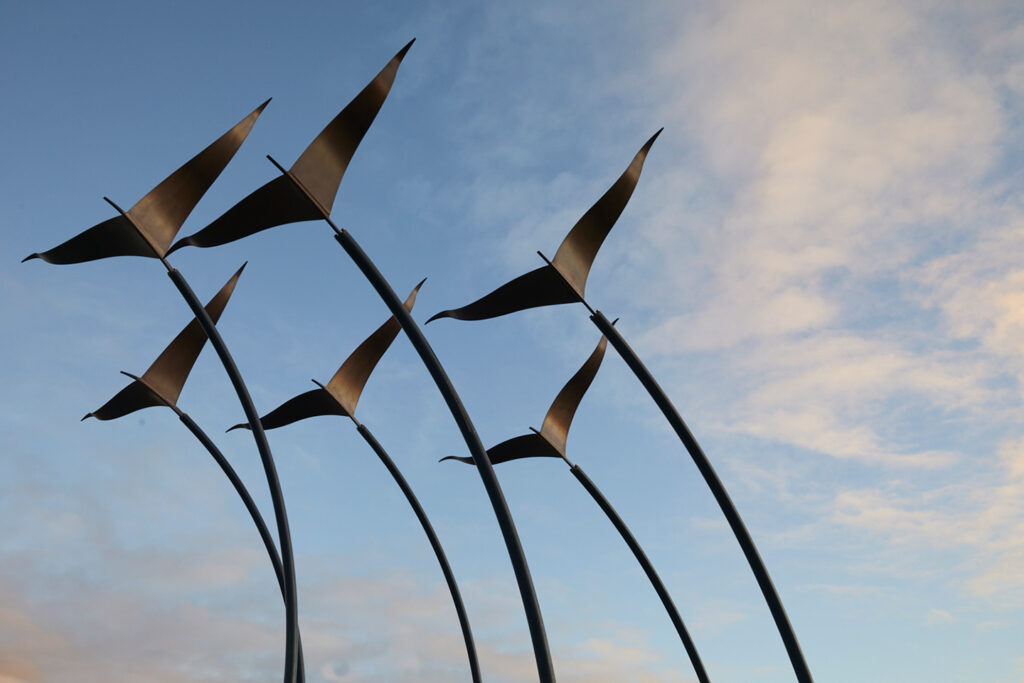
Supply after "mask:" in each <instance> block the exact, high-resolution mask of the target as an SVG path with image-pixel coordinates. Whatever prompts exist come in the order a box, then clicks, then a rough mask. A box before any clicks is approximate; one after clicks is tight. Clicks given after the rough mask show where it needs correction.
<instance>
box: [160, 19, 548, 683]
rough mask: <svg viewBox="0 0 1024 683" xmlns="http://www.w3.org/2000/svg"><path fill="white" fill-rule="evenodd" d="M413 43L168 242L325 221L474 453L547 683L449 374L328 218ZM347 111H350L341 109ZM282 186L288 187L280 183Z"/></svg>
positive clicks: (493, 484)
mask: <svg viewBox="0 0 1024 683" xmlns="http://www.w3.org/2000/svg"><path fill="white" fill-rule="evenodd" d="M414 40H415V39H414ZM414 40H413V41H409V43H408V44H406V46H405V47H403V48H402V49H401V50H400V51H399V52H398V53H397V54H396V55H395V56H394V57H393V58H392V59H391V61H389V62H388V64H387V65H386V66H385V67H384V68H383V69H382V70H381V71H380V73H378V74H377V76H376V77H375V78H374V79H373V80H372V81H370V83H369V85H367V86H366V87H365V88H364V89H363V90H362V91H361V92H360V93H359V95H357V96H356V98H355V99H354V100H353V101H352V102H351V103H350V104H349V105H348V106H346V107H345V109H343V110H342V112H341V113H340V114H339V115H338V116H337V117H335V118H334V120H332V121H331V123H330V124H328V126H327V128H325V129H324V131H323V132H321V133H320V135H318V136H317V137H316V139H314V140H313V142H312V143H311V144H310V146H309V147H307V148H306V150H305V151H304V152H303V153H302V155H301V156H300V157H299V160H298V161H296V163H295V164H294V165H293V166H292V167H291V168H290V169H288V170H285V169H284V167H283V166H281V165H280V164H278V163H277V161H275V160H274V159H273V158H272V157H271V156H269V155H268V156H267V158H268V159H269V160H270V162H271V163H273V164H274V165H275V166H276V167H277V169H278V170H279V171H280V172H281V176H280V177H278V178H276V179H275V180H272V181H270V182H269V183H267V184H266V185H264V186H262V187H261V188H260V189H258V190H256V191H255V192H253V193H252V194H250V195H249V196H248V197H246V198H245V199H243V200H242V201H241V202H239V203H238V204H236V205H235V207H233V208H231V209H229V210H228V211H227V213H225V214H224V215H223V216H221V217H220V218H218V219H217V220H215V221H214V222H213V223H211V224H210V225H208V226H206V227H205V228H203V229H202V230H200V231H199V232H197V233H195V234H194V235H191V236H189V237H185V238H183V239H181V240H179V242H177V243H176V244H174V245H173V246H172V247H171V249H170V251H174V250H176V249H178V248H180V247H182V246H186V245H191V246H200V247H206V246H216V245H220V244H226V243H228V242H231V241H234V240H237V239H241V238H242V237H246V236H248V235H251V234H253V233H256V232H259V231H261V230H265V229H267V228H270V227H274V226H278V225H285V224H287V223H295V222H300V221H307V220H312V219H314V218H318V217H319V218H322V219H323V220H324V221H326V222H327V224H328V225H329V226H330V227H331V228H332V229H333V230H334V233H335V235H334V237H335V239H336V240H337V241H338V243H339V244H340V245H341V246H342V248H343V249H344V250H345V252H346V253H347V254H348V255H349V256H350V257H351V258H352V260H353V261H354V262H355V263H356V266H357V267H358V268H359V270H360V271H361V272H362V273H363V275H364V276H365V277H366V279H367V280H368V281H369V282H370V284H371V285H372V286H373V288H374V289H375V290H376V291H377V294H378V295H379V296H380V297H381V299H382V300H383V301H384V303H385V305H386V306H387V307H388V309H389V310H390V311H391V314H392V315H393V316H394V317H395V319H397V320H398V323H399V325H400V326H401V328H402V330H403V331H404V332H405V333H406V336H408V337H409V341H410V342H411V343H412V345H413V348H415V349H416V352H417V353H418V354H419V356H420V359H421V360H422V361H423V364H424V366H426V368H427V371H428V372H429V373H430V375H431V377H432V378H433V379H434V383H435V384H436V385H437V387H438V390H439V391H440V392H441V395H442V397H443V398H444V400H445V403H446V404H447V405H448V409H449V411H450V412H451V414H452V417H453V418H454V420H455V423H456V424H457V425H458V427H459V431H460V432H461V433H462V436H463V439H464V440H465V441H466V446H467V448H468V449H469V451H470V453H472V455H473V457H474V460H475V462H476V465H477V470H478V472H479V474H480V478H481V481H482V482H483V485H484V489H485V490H486V491H487V495H488V498H489V499H490V501H491V506H492V508H493V509H494V514H495V517H496V518H497V520H498V526H499V527H500V529H501V532H502V537H503V539H504V541H505V547H506V548H507V550H508V554H509V559H510V561H511V563H512V569H513V571H514V573H515V576H516V582H517V584H518V586H519V593H520V596H521V598H522V601H523V609H524V611H525V613H526V621H527V624H528V626H529V629H530V639H531V642H532V645H533V651H534V658H535V659H536V662H537V671H538V675H539V677H540V680H541V682H542V683H550V682H553V681H554V680H555V674H554V667H553V665H552V663H551V653H550V649H549V648H548V642H547V635H546V634H545V632H544V620H543V618H542V617H541V612H540V604H539V603H538V601H537V593H536V590H535V589H534V587H533V579H532V577H531V576H530V569H529V566H528V565H527V562H526V555H525V554H524V553H523V549H522V546H521V545H520V543H519V535H518V533H517V532H516V528H515V523H514V522H513V521H512V515H511V513H510V512H509V509H508V505H507V504H506V502H505V497H504V494H503V493H502V491H501V485H500V484H499V483H498V479H497V477H496V476H495V474H494V470H493V468H492V467H491V463H490V461H489V460H488V459H487V453H486V451H485V450H484V447H483V444H482V443H481V441H480V437H479V436H478V435H477V433H476V428H475V427H474V426H473V423H472V421H471V420H470V417H469V414H468V413H467V412H466V409H465V407H464V406H463V405H462V401H461V399H460V398H459V396H458V394H457V393H456V391H455V387H454V386H452V383H451V381H450V380H449V379H448V375H447V373H446V372H445V370H444V367H443V366H442V365H441V363H440V361H439V360H438V359H437V356H436V354H434V351H433V349H432V348H431V346H430V344H429V343H428V342H427V340H426V337H424V336H423V332H422V330H420V328H419V326H418V325H417V324H416V322H415V321H414V320H413V319H412V316H410V315H409V312H408V311H407V310H406V309H405V306H404V305H403V303H402V300H401V299H400V298H399V297H398V295H396V294H395V292H394V289H392V287H391V285H390V284H389V283H388V281H387V280H386V279H385V278H384V276H383V275H381V273H380V271H379V270H378V269H377V266H376V265H375V264H374V263H373V261H372V260H371V259H370V257H369V256H368V255H367V254H366V252H364V251H363V250H362V248H361V247H360V246H359V244H358V242H356V240H355V238H354V237H352V235H351V234H350V233H349V232H348V231H347V230H341V229H339V228H338V226H337V225H335V224H334V222H333V221H332V220H331V216H330V211H331V208H332V206H333V202H334V197H335V195H336V194H337V190H338V185H339V184H340V182H341V178H342V176H343V174H344V171H345V168H347V166H348V162H349V160H351V158H352V155H353V154H354V153H355V149H356V147H357V146H358V144H359V142H360V141H361V140H362V138H363V136H364V135H365V133H366V131H367V129H368V128H369V126H370V124H371V123H372V122H373V119H374V118H375V117H376V114H377V111H378V110H379V109H380V107H381V106H382V105H383V102H384V100H385V99H386V97H387V94H388V92H390V88H391V85H392V83H393V82H394V78H395V74H396V72H397V70H398V67H399V65H400V64H401V61H402V59H403V58H404V57H405V54H406V52H407V51H408V50H409V48H410V47H411V46H412V43H413V42H414ZM346 112H351V113H350V114H347V113H346ZM289 184H290V189H289V187H286V186H288V185H289ZM250 424H252V420H250Z"/></svg>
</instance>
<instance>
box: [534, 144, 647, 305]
mask: <svg viewBox="0 0 1024 683" xmlns="http://www.w3.org/2000/svg"><path fill="white" fill-rule="evenodd" d="M662 130H664V129H662ZM659 135H661V130H659V131H658V132H657V133H655V134H654V135H652V136H651V138H650V139H649V140H648V141H647V142H646V143H644V146H643V147H641V148H640V151H639V152H637V153H636V156H634V157H633V161H632V162H630V164H629V167H627V168H626V170H625V171H624V172H623V173H622V175H621V176H619V179H618V180H616V181H615V183H613V184H612V186H611V187H610V188H608V191H607V192H605V193H604V194H603V195H602V196H601V198H600V199H598V200H597V202H596V203H595V204H594V205H593V206H592V207H590V209H589V210H588V211H587V212H586V213H585V214H583V217H582V218H580V219H579V221H577V222H576V225H574V226H573V227H572V230H570V231H569V234H568V235H566V237H565V239H564V240H562V244H561V245H560V246H559V247H558V251H557V252H555V258H553V259H552V260H551V263H552V264H553V265H554V266H555V268H558V271H559V272H560V273H562V275H564V276H565V279H566V280H568V281H569V284H570V285H572V287H573V289H575V290H576V293H577V294H579V295H580V298H581V299H582V298H583V295H584V290H585V288H586V286H587V276H588V275H589V274H590V267H591V266H592V265H594V258H595V257H596V256H597V250H598V249H600V248H601V244H602V243H603V242H604V239H605V237H607V236H608V233H609V232H610V231H611V229H612V227H613V226H614V225H615V221H617V220H618V219H619V216H620V215H621V214H622V211H623V209H625V208H626V203H627V202H629V198H630V197H632V196H633V190H634V189H636V184H637V181H639V180H640V171H642V170H643V167H644V160H645V159H646V158H647V153H648V152H649V151H650V150H651V145H653V144H654V141H655V140H657V139H658V136H659Z"/></svg>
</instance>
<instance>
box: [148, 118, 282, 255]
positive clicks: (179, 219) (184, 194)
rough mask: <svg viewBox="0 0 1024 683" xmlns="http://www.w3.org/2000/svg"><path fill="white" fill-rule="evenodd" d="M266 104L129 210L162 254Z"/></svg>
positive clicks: (239, 145) (243, 139)
mask: <svg viewBox="0 0 1024 683" xmlns="http://www.w3.org/2000/svg"><path fill="white" fill-rule="evenodd" d="M269 103H270V100H267V101H266V102H264V103H263V104H261V105H260V106H258V107H256V109H254V110H253V111H252V112H251V113H250V114H249V115H248V116H246V117H245V118H244V119H242V120H241V121H239V122H238V123H236V124H235V125H234V127H232V128H231V130H229V131H228V132H226V133H224V135H221V136H220V137H219V138H217V139H216V140H215V141H214V142H212V143H211V144H210V145H209V146H208V147H207V148H206V149H204V150H203V151H202V152H200V153H199V154H197V155H195V156H194V157H192V158H191V159H189V160H188V162H187V163H186V164H185V165H184V166H182V167H181V168H179V169H178V170H177V171H175V172H174V173H172V174H171V175H169V176H168V177H167V178H166V179H165V180H164V181H163V182H161V183H160V184H159V185H157V186H156V187H155V188H153V190H151V191H150V193H149V194H147V195H146V196H145V197H143V198H142V199H140V200H139V201H138V202H137V203H136V204H135V206H133V207H132V208H130V209H128V215H129V216H130V217H131V219H132V220H133V221H134V222H135V224H136V225H138V226H139V227H140V228H141V229H142V230H144V231H145V232H146V234H148V235H149V238H150V240H151V241H152V242H153V243H154V244H155V245H156V246H157V248H158V249H159V250H160V253H161V255H164V254H166V253H167V248H168V247H169V246H171V242H173V241H174V237H175V235H177V234H178V231H179V230H181V226H182V225H183V224H184V223H185V219H186V218H188V215H189V214H190V213H192V209H194V208H195V207H196V204H198V203H199V200H200V199H202V197H203V195H204V194H206V191H207V190H209V189H210V186H211V185H213V182H214V181H215V180H217V177H218V176H220V174H221V171H223V170H224V167H225V166H227V165H228V162H229V161H231V159H232V158H233V157H234V156H235V152H237V151H238V148H239V147H241V146H242V142H244V141H245V138H246V137H248V135H249V131H251V130H252V127H253V124H255V123H256V119H258V118H259V116H260V114H261V113H263V110H264V108H266V106H267V104H269Z"/></svg>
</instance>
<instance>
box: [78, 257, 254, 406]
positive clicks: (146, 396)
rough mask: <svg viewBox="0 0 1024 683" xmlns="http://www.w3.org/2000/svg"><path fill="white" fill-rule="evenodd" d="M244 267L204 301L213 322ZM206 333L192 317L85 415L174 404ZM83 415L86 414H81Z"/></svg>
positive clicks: (218, 315)
mask: <svg viewBox="0 0 1024 683" xmlns="http://www.w3.org/2000/svg"><path fill="white" fill-rule="evenodd" d="M244 269H245V265H244V264H243V265H242V267H241V268H239V269H238V270H237V271H236V272H235V274H234V275H232V276H231V279H230V280H228V281H227V282H226V283H224V286H223V287H221V288H220V291H219V292H217V294H216V295H215V296H214V297H213V298H212V299H210V302H209V303H208V304H206V312H207V313H209V315H210V318H212V319H213V321H214V322H216V321H217V320H219V319H220V316H221V313H223V312H224V307H225V306H226V305H227V303H228V300H229V299H230V298H231V294H232V292H234V291H235V285H236V284H237V283H238V278H239V277H240V276H241V275H242V270H244ZM206 339H207V337H206V333H205V332H204V331H203V328H202V327H201V326H200V325H199V321H198V320H196V319H195V318H193V319H192V321H191V322H190V323H189V324H188V325H186V326H185V329H183V330H182V331H181V332H179V333H178V336H176V337H175V338H174V340H173V341H171V343H170V344H168V345H167V348H165V349H164V350H163V352H162V353H161V354H160V355H159V356H157V359H156V360H155V361H153V364H152V365H150V366H149V369H148V370H146V372H145V373H143V375H142V377H140V378H139V379H137V380H135V381H133V382H132V383H131V384H129V385H128V386H127V387H125V388H124V389H122V390H121V391H120V392H118V393H117V395H116V396H114V398H112V399H110V400H109V401H107V402H106V403H105V404H103V406H102V407H100V408H99V409H97V410H94V411H93V412H91V413H89V414H88V415H86V416H85V417H95V418H98V419H100V420H112V419H114V418H116V417H122V416H124V415H128V414H129V413H133V412H135V411H136V410H142V409H143V408H149V407H151V406H158V405H169V406H173V405H176V404H177V402H178V396H179V395H181V390H182V388H183V387H184V386H185V380H187V379H188V376H189V373H190V372H192V368H193V366H195V364H196V360H197V359H198V358H199V352H200V351H202V350H203V346H204V345H205V344H206ZM82 419H85V418H82Z"/></svg>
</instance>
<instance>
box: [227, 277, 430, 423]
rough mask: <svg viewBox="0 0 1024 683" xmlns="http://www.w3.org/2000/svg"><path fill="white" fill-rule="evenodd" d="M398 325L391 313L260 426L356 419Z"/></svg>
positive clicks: (410, 300) (412, 300) (413, 296)
mask: <svg viewBox="0 0 1024 683" xmlns="http://www.w3.org/2000/svg"><path fill="white" fill-rule="evenodd" d="M424 282H426V279H423V280H421V281H420V283H419V284H418V285H416V287H414V288H413V290H412V292H411V293H410V294H409V296H408V297H407V298H406V300H405V307H406V309H408V310H410V311H411V310H412V307H413V305H414V304H415V303H416V295H417V294H418V293H419V291H420V287H422V286H423V283H424ZM399 329H401V328H400V327H399V325H398V321H397V320H395V319H394V317H391V318H388V320H387V322H385V323H384V324H383V325H381V326H380V327H378V328H377V330H376V331H374V333H373V334H371V335H370V336H369V337H367V338H366V339H365V340H364V341H363V343H362V344H360V345H359V346H358V347H356V350H355V351H353V352H352V355H350V356H349V357H348V358H346V359H345V362H344V363H342V364H341V367H340V368H338V371H337V372H335V373H334V376H333V377H332V378H331V380H330V381H329V382H328V383H327V384H326V385H323V384H320V383H319V382H317V381H316V380H313V382H314V383H316V385H317V387H318V388H316V389H311V390H310V391H307V392H305V393H303V394H299V395H298V396H296V397H294V398H291V399H289V400H287V401H285V402H284V403H283V404H281V405H280V406H278V407H277V408H275V409H274V410H272V411H270V412H269V413H267V414H266V415H264V416H263V417H261V418H260V423H261V424H262V425H263V428H264V429H276V428H278V427H284V426H285V425H289V424H291V423H293V422H297V421H299V420H305V419H306V418H309V417H316V416H318V415H340V416H342V417H350V418H352V419H353V420H355V412H356V404H357V403H358V402H359V396H360V394H362V393H363V388H364V387H365V386H366V382H367V380H369V379H370V373H372V372H373V369H374V368H375V367H377V363H378V362H379V361H380V359H381V357H382V356H383V355H384V352H385V351H387V350H388V347H389V346H391V342H393V341H394V340H395V337H397V336H398V331H399ZM248 428H249V425H248V424H237V425H234V426H233V427H231V429H229V430H228V431H231V430H232V429H248Z"/></svg>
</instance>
